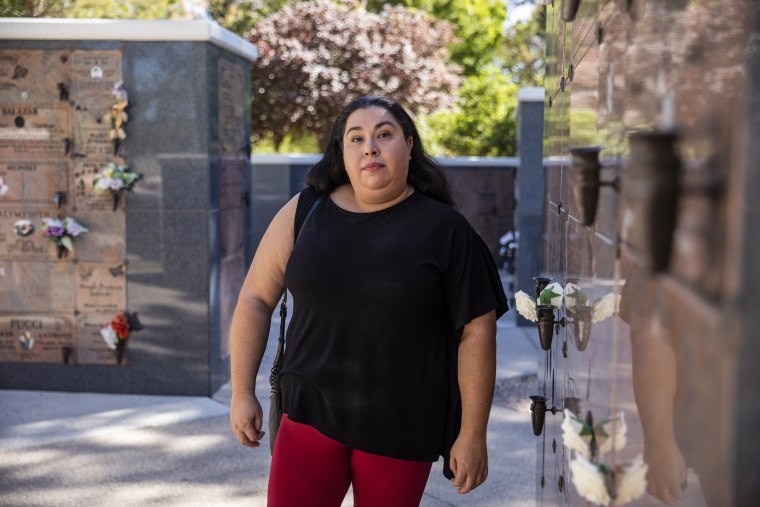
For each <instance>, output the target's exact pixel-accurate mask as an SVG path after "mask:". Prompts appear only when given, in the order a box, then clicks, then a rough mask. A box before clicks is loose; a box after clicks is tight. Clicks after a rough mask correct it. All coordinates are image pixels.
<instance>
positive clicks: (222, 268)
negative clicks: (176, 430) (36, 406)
mask: <svg viewBox="0 0 760 507" xmlns="http://www.w3.org/2000/svg"><path fill="white" fill-rule="evenodd" d="M0 33H2V34H3V35H2V40H0V85H2V86H0V106H1V107H2V109H0V111H2V113H3V114H2V115H0V127H2V128H0V132H2V133H3V134H0V177H3V181H4V185H6V186H7V187H8V189H7V191H4V192H3V193H2V194H3V195H0V388H11V389H55V390H66V391H97V392H114V393H141V394H175V395H210V394H212V393H213V392H214V391H215V390H216V389H217V388H218V387H220V386H221V385H222V384H223V383H225V382H226V381H227V380H228V379H229V345H228V341H229V323H230V319H231V315H232V311H233V309H234V306H235V303H236V300H237V294H238V291H239V289H240V285H241V284H242V280H243V278H244V276H245V269H246V264H245V257H246V248H250V245H248V246H247V245H246V238H250V232H249V231H250V213H248V212H247V208H246V203H247V200H246V199H245V196H244V194H245V191H246V190H247V189H249V188H250V163H249V160H248V153H247V145H248V142H249V139H250V131H251V125H250V62H251V60H252V59H254V58H255V57H256V48H255V47H254V46H253V45H252V44H250V43H249V42H247V41H246V40H244V39H242V38H241V37H239V36H237V35H235V34H232V33H231V32H228V31H226V30H224V29H222V28H220V27H219V26H218V25H217V24H215V23H210V22H207V21H134V20H130V21H113V20H61V19H39V20H37V19H31V20H30V19H4V20H2V21H0ZM120 81H121V82H123V88H124V90H126V92H127V94H128V106H127V108H126V112H127V113H128V118H127V119H126V121H125V122H124V124H123V125H122V128H123V130H124V132H125V134H126V137H125V138H124V139H123V140H122V141H121V143H120V146H119V149H118V150H115V149H114V147H113V146H112V141H111V138H110V135H111V132H110V131H112V130H113V128H112V122H111V121H109V117H108V116H107V115H108V114H109V113H110V112H111V109H112V104H113V103H114V101H115V100H118V98H117V97H116V96H115V95H114V94H113V93H112V89H113V87H114V85H115V84H116V83H118V82H120ZM16 138H18V139H23V142H16V141H14V139H16ZM22 162H23V163H22ZM108 163H115V164H118V165H124V164H126V165H127V166H128V168H129V170H131V171H133V172H134V173H137V174H139V175H141V178H140V180H139V181H137V183H136V184H135V185H134V189H133V191H132V192H129V193H125V194H123V195H121V196H120V201H119V203H118V206H114V207H113V208H112V206H111V199H110V195H108V193H107V192H106V193H105V194H98V193H96V192H95V191H94V190H95V189H94V180H95V176H96V175H97V174H98V173H99V172H102V171H103V169H104V168H105V167H106V166H107V164H108ZM57 193H61V194H63V195H64V196H65V198H64V199H63V200H61V199H56V198H55V195H56V194H57ZM58 215H60V216H63V217H67V216H71V217H74V218H76V219H77V220H78V221H80V222H81V223H82V224H83V225H84V226H86V227H87V228H88V229H89V232H87V233H85V234H83V235H81V236H80V237H78V238H76V239H75V241H74V247H73V249H72V250H71V251H70V252H68V253H67V254H68V255H67V256H66V257H63V258H59V257H58V256H57V255H56V250H55V248H53V245H52V244H51V243H50V241H49V239H48V238H47V237H45V236H44V235H42V232H41V230H40V227H41V219H42V218H44V217H56V216H58ZM20 219H26V220H28V221H29V223H30V224H31V225H32V226H33V227H34V228H35V229H36V230H34V231H31V232H29V234H27V235H26V236H24V235H23V234H21V233H20V232H17V231H16V228H14V225H15V224H16V222H18V221H19V220H20ZM24 249H26V250H27V251H28V252H27V253H24V252H25V250H24ZM124 312H129V313H130V314H132V313H135V312H136V313H137V314H138V317H139V320H140V322H141V323H142V325H143V326H144V328H143V329H142V330H141V331H139V332H134V333H132V335H131V336H130V337H129V339H128V340H127V341H126V346H125V347H124V349H125V350H126V353H123V354H121V357H119V355H118V354H116V353H115V352H114V351H112V350H110V349H109V348H108V346H107V345H106V342H105V340H104V339H103V338H102V337H101V334H100V329H101V326H103V325H108V324H109V323H110V322H111V320H112V318H114V317H115V316H116V315H118V314H123V313H124Z"/></svg>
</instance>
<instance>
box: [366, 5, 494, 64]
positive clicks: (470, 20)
mask: <svg viewBox="0 0 760 507" xmlns="http://www.w3.org/2000/svg"><path fill="white" fill-rule="evenodd" d="M384 5H403V6H405V7H410V8H413V9H419V10H423V11H426V12H428V13H430V14H432V15H433V16H435V17H437V18H438V19H442V20H446V21H449V22H450V23H452V24H453V25H454V27H455V34H456V38H457V39H456V41H455V42H454V43H452V44H451V46H450V48H449V50H450V51H451V61H453V62H455V63H457V64H459V65H461V66H462V68H463V69H464V73H465V75H468V76H472V75H475V74H477V73H478V72H479V70H480V69H481V68H482V67H483V66H484V65H488V64H490V63H491V62H492V60H493V57H494V55H495V52H496V51H497V50H498V49H499V46H500V44H501V40H502V33H503V29H502V26H503V24H504V20H505V18H506V9H505V5H504V0H469V1H467V2H463V1H460V0H367V8H368V9H370V10H374V11H379V10H381V9H383V8H384Z"/></svg>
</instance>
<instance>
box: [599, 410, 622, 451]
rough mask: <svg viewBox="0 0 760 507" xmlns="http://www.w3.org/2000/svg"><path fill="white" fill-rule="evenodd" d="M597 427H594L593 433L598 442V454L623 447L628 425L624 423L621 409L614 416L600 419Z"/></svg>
mask: <svg viewBox="0 0 760 507" xmlns="http://www.w3.org/2000/svg"><path fill="white" fill-rule="evenodd" d="M597 427H599V428H600V429H601V431H600V430H599V429H597ZM597 427H594V433H595V434H596V442H597V444H599V455H600V456H603V455H605V454H607V453H608V452H610V451H612V450H613V449H615V450H616V451H619V450H620V449H622V448H623V447H625V444H626V437H625V434H626V432H627V431H628V427H627V426H626V424H625V417H624V416H623V412H622V411H621V412H618V414H617V415H616V416H614V417H610V418H609V419H607V420H605V421H602V422H601V423H599V424H598V425H597Z"/></svg>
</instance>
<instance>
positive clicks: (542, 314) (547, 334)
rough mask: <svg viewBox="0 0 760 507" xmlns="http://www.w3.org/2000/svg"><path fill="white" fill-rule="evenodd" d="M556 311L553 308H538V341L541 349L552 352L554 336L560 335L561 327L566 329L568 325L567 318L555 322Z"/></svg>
mask: <svg viewBox="0 0 760 507" xmlns="http://www.w3.org/2000/svg"><path fill="white" fill-rule="evenodd" d="M554 310H555V308H554V307H553V306H548V305H538V306H536V311H537V313H538V340H539V342H540V343H541V348H542V349H544V350H551V348H552V339H553V338H554V334H555V333H556V334H559V327H560V326H562V327H565V326H566V325H567V319H566V318H565V317H562V318H561V319H559V320H554Z"/></svg>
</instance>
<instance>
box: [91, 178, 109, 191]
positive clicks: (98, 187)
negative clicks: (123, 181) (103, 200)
mask: <svg viewBox="0 0 760 507" xmlns="http://www.w3.org/2000/svg"><path fill="white" fill-rule="evenodd" d="M110 182H111V180H110V179H109V178H102V177H101V178H98V179H97V180H96V181H95V187H94V190H95V191H96V192H102V191H103V190H108V187H109V185H110Z"/></svg>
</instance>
